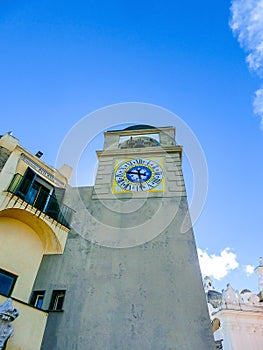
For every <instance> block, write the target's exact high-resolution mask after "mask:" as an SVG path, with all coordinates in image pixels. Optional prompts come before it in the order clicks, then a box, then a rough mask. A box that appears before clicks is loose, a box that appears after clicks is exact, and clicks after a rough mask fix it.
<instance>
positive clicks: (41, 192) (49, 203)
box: [7, 174, 74, 228]
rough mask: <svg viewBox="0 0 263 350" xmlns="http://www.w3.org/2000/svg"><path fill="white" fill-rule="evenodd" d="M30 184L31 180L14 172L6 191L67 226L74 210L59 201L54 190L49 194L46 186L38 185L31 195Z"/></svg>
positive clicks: (31, 183)
mask: <svg viewBox="0 0 263 350" xmlns="http://www.w3.org/2000/svg"><path fill="white" fill-rule="evenodd" d="M32 185H33V181H32V180H30V179H27V178H26V177H25V176H22V175H20V174H15V175H14V177H13V179H12V181H11V183H10V185H9V187H8V189H7V192H9V193H12V194H13V195H16V196H17V197H19V198H21V199H22V200H23V201H24V202H26V203H28V204H30V205H32V207H34V208H36V209H38V210H39V211H41V212H42V213H44V214H46V215H48V216H49V217H50V218H52V219H54V220H56V221H57V222H58V223H60V224H61V225H63V226H65V227H67V228H69V227H70V223H71V219H72V215H73V213H74V210H73V209H71V208H70V207H68V206H67V205H65V204H62V203H60V201H59V199H58V197H59V196H56V190H55V194H50V193H49V190H48V189H47V188H44V187H40V188H38V189H37V191H35V193H34V194H35V196H33V195H32V193H31V192H30V189H31V188H32ZM36 192H37V193H36Z"/></svg>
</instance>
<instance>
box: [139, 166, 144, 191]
mask: <svg viewBox="0 0 263 350" xmlns="http://www.w3.org/2000/svg"><path fill="white" fill-rule="evenodd" d="M141 175H143V174H141V171H140V169H138V176H139V182H140V189H141V190H142V189H143V187H142V177H141Z"/></svg>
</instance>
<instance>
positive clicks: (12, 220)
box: [0, 133, 72, 350]
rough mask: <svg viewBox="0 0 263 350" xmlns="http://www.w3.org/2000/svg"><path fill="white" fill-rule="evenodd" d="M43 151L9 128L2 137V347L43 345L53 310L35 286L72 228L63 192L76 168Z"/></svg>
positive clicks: (30, 348)
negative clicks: (46, 158) (58, 164)
mask: <svg viewBox="0 0 263 350" xmlns="http://www.w3.org/2000/svg"><path fill="white" fill-rule="evenodd" d="M41 155H42V153H41V152H38V153H37V154H36V155H33V154H31V153H30V152H28V151H27V150H26V149H24V148H22V147H21V146H20V145H19V143H18V140H17V139H16V138H15V137H13V136H12V135H11V134H10V133H7V134H5V135H3V136H1V137H0V246H1V254H0V305H1V304H4V305H2V307H0V349H4V348H6V350H18V349H19V350H21V349H26V350H37V349H40V346H41V341H42V337H43V333H44V330H45V325H46V320H47V316H48V312H47V311H43V310H41V309H40V307H41V304H42V301H43V297H44V296H43V295H42V294H41V293H38V294H33V295H32V294H31V293H32V287H33V284H34V282H35V279H36V276H37V272H38V269H39V266H40V263H41V260H42V257H43V255H50V254H62V253H63V250H64V247H65V244H66V240H67V235H68V232H69V224H70V219H71V215H72V210H71V209H70V208H68V207H67V206H65V205H63V195H64V192H65V187H66V185H67V183H68V180H69V176H70V172H71V169H70V168H69V167H67V166H64V167H62V168H61V169H60V171H57V170H55V169H53V168H52V167H50V166H49V165H47V164H45V163H43V162H42V161H41V160H40V157H41ZM9 297H11V298H12V301H13V306H12V303H11V300H10V299H9V300H7V298H9ZM14 309H15V310H14ZM17 310H18V312H19V316H18V317H17V314H18V312H17ZM16 317H17V318H16ZM14 318H16V320H15V322H14V324H15V333H14V336H13V337H11V338H10V339H8V338H9V337H10V335H11V334H12V325H11V324H10V321H12V320H13V319H14ZM29 339H30V341H28V340H29Z"/></svg>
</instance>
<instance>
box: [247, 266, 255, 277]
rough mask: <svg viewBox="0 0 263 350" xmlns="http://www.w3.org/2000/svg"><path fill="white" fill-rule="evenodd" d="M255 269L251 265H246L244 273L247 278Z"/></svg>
mask: <svg viewBox="0 0 263 350" xmlns="http://www.w3.org/2000/svg"><path fill="white" fill-rule="evenodd" d="M254 269H255V267H254V266H252V265H246V266H245V271H246V274H247V275H248V276H250V275H252V274H253V273H254Z"/></svg>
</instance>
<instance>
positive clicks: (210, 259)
mask: <svg viewBox="0 0 263 350" xmlns="http://www.w3.org/2000/svg"><path fill="white" fill-rule="evenodd" d="M197 252H198V258H199V263H200V268H201V272H202V274H203V275H204V276H210V277H214V278H215V279H217V280H220V279H221V278H223V277H225V276H226V275H227V274H228V273H229V272H230V271H231V270H234V269H236V268H237V267H238V266H239V264H238V262H237V260H236V258H237V257H236V254H234V253H233V252H231V251H230V248H225V249H224V250H222V252H221V253H220V255H215V254H211V255H209V254H208V253H207V251H203V250H202V249H200V248H198V249H197Z"/></svg>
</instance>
